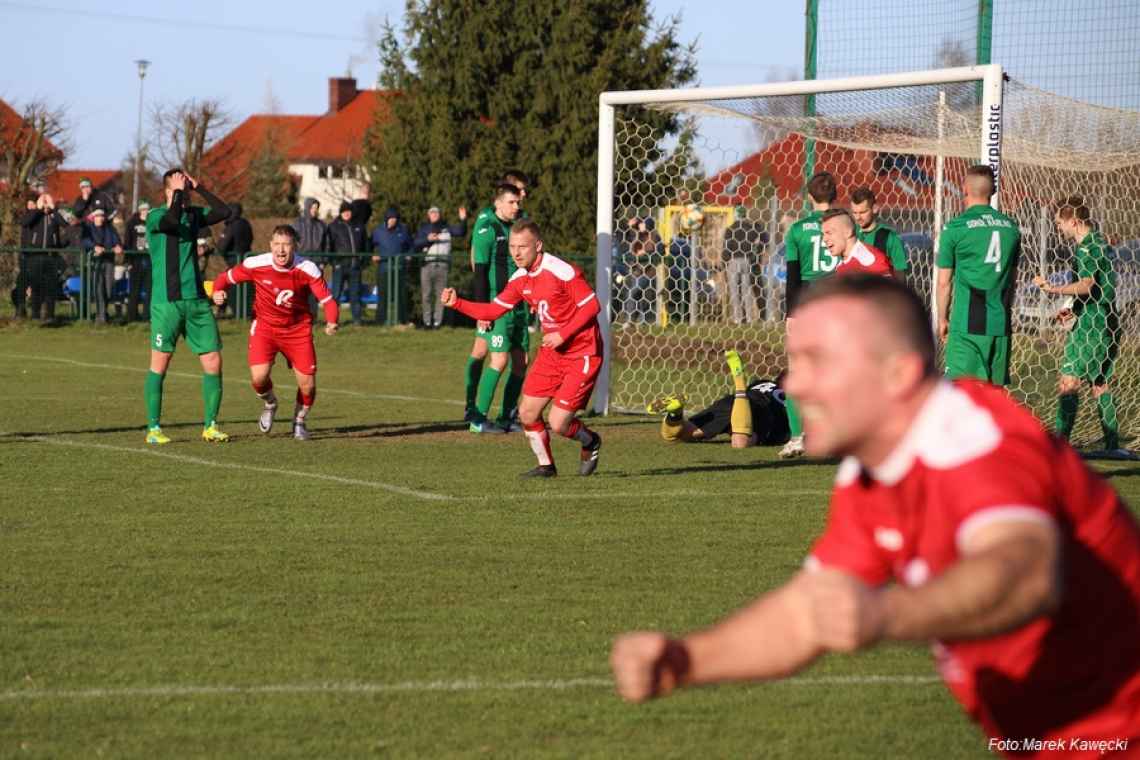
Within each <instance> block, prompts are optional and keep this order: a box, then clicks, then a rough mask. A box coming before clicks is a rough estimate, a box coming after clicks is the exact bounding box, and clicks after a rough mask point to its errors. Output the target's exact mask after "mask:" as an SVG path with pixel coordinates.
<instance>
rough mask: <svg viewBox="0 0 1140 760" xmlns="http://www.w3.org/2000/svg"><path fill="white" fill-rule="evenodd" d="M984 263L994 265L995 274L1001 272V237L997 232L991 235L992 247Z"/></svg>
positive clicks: (988, 250) (987, 251)
mask: <svg viewBox="0 0 1140 760" xmlns="http://www.w3.org/2000/svg"><path fill="white" fill-rule="evenodd" d="M983 261H984V262H985V263H986V264H993V265H994V271H995V272H1000V271H1001V237H1000V236H999V235H998V233H997V230H994V232H993V234H992V235H990V247H989V248H988V249H987V250H986V258H985V259H983Z"/></svg>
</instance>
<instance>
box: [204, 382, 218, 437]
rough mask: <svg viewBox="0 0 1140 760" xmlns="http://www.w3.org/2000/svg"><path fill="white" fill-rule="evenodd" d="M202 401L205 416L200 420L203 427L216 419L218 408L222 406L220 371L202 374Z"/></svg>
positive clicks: (208, 425) (211, 423)
mask: <svg viewBox="0 0 1140 760" xmlns="http://www.w3.org/2000/svg"><path fill="white" fill-rule="evenodd" d="M202 401H203V402H205V408H206V416H205V418H204V419H203V420H202V424H203V425H204V426H205V427H210V425H213V424H214V423H215V422H217V421H218V409H220V408H221V406H222V373H221V372H219V373H218V374H216V375H210V374H204V375H202Z"/></svg>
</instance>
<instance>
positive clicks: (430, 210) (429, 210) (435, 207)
mask: <svg viewBox="0 0 1140 760" xmlns="http://www.w3.org/2000/svg"><path fill="white" fill-rule="evenodd" d="M433 211H434V212H435V213H437V214H438V213H439V206H432V207H431V208H429V209H428V213H429V214H430V213H431V212H433Z"/></svg>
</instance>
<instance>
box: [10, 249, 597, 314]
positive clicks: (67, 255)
mask: <svg viewBox="0 0 1140 760" xmlns="http://www.w3.org/2000/svg"><path fill="white" fill-rule="evenodd" d="M259 253H261V252H260V251H259V252H253V253H246V254H242V255H241V256H240V257H231V258H229V259H226V258H223V256H222V255H221V254H218V253H216V252H215V253H211V254H209V255H208V256H207V257H205V261H204V264H205V266H204V267H203V274H202V278H203V280H212V279H214V278H215V277H216V276H217V275H218V274H220V273H221V272H223V271H225V268H226V267H228V266H232V265H235V264H236V263H237V262H238V261H239V260H244V259H245V258H247V257H248V256H251V255H257V254H259ZM29 255H38V256H48V257H50V264H51V266H50V267H49V268H48V278H49V281H48V282H45V283H43V286H44V287H45V288H48V289H52V295H53V296H54V301H55V302H56V304H57V306H56V314H55V317H56V318H57V319H67V320H77V321H94V320H95V318H96V316H97V308H98V307H97V299H96V297H95V290H96V287H97V286H96V283H95V282H94V277H95V275H96V272H97V267H96V261H95V257H94V256H93V255H92V253H91V251H86V250H83V249H81V248H62V249H30V248H18V247H12V246H8V247H0V293H4V294H7V295H8V296H9V297H7V298H5V299H4V305H3V307H0V314H8V315H11V314H13V313H14V312H15V311H16V304H17V303H18V302H22V303H24V304H25V307H26V305H27V303H28V288H29V286H30V285H32V283H31V282H29V278H28V266H27V264H28V260H29V259H28V257H29ZM105 255H106V254H105ZM300 255H302V256H304V257H305V258H308V259H310V260H312V261H314V262H316V263H317V264H318V266H320V267H321V270H322V272H323V273H324V274H325V276H326V277H325V279H326V282H329V281H330V277H331V274H332V269H333V268H334V267H335V265H336V263H337V261H338V260H351V259H359V260H360V271H361V277H360V280H361V282H360V287H361V293H360V300H361V304H362V307H363V309H364V310H365V312H371V313H372V319H371V321H373V322H375V323H376V324H382V325H400V324H408V323H410V322H413V321H416V317H418V315H420V314H421V312H422V308H421V307H422V294H421V292H420V281H419V276H418V275H419V270H420V267H421V266H422V264H423V263H424V256H423V254H400V255H397V256H386V257H381V258H382V261H383V262H384V263H385V266H383V267H380V266H379V265H378V264H377V263H374V262H373V261H372V256H373V254H371V253H367V254H364V255H360V254H351V253H324V252H314V253H311V254H310V253H302V254H300ZM558 255H559V256H560V257H561V258H564V259H566V260H568V261H571V262H573V263H574V264H575V265H577V266H579V267H580V268H581V269H583V270H584V274H585V276H586V278H587V280H588V281H591V282H592V281H593V279H594V257H593V256H581V255H573V254H571V255H565V254H561V253H560V254H558ZM148 260H149V254H148V253H146V252H142V251H125V252H124V253H123V254H122V255H120V256H118V257H117V258H116V259H115V262H114V264H113V266H114V267H115V268H116V271H115V277H114V287H113V288H112V289H111V293H110V297H109V298H108V301H107V306H108V308H110V309H113V310H114V311H115V312H116V313H118V312H124V313H125V312H126V310H127V306H128V297H129V292H130V285H131V278H133V277H144V278H146V279H144V281H143V283H142V288H141V291H142V295H143V298H142V299H141V300H140V306H142V314H143V315H145V314H146V313H147V306H148V305H149V299H150V293H149V290H150V288H149V283H148V282H146V280H148V279H149V268H148V267H145V265H144V264H143V263H142V262H143V261H148ZM379 280H382V281H379ZM472 280H473V273H472V271H471V252H470V250H469V249H466V248H463V249H459V248H456V249H453V250H452V252H451V262H450V267H449V273H448V282H447V286H448V287H453V288H455V289H456V290H458V291H459V292H460V293H461V294H463V295H471V292H472ZM20 290H23V292H24V295H23V298H22V301H21V298H20V297H19V296H18V293H17V291H20ZM342 291H343V288H342ZM338 296H339V297H338V301H339V303H340V305H341V306H342V307H344V306H346V305H348V304H349V303H350V300H351V299H350V298H349V294H348V293H346V292H341V293H339V294H338ZM231 303H232V304H233V316H234V317H235V318H236V319H239V320H248V319H250V318H251V317H252V304H253V294H252V289H251V285H250V284H249V283H240V284H239V285H238V286H237V288H236V289H235V292H234V296H233V297H232V298H231ZM61 306H62V308H60V307H61ZM377 309H380V310H382V311H383V313H382V314H376V313H375V312H376V311H377ZM127 316H128V317H129V318H130V319H131V320H134V319H142V320H143V321H145V317H139V316H138V315H134V314H132V315H127ZM446 319H449V320H451V322H450V323H451V324H462V325H467V324H474V323H473V322H471V320H469V319H468V318H467V317H464V316H463V315H461V314H458V313H455V312H450V311H449V312H448V316H447V317H446Z"/></svg>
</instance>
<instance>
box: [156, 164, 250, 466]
mask: <svg viewBox="0 0 1140 760" xmlns="http://www.w3.org/2000/svg"><path fill="white" fill-rule="evenodd" d="M162 186H163V189H164V190H165V192H166V203H165V205H162V206H159V207H158V208H156V209H154V210H153V211H151V213H150V214H148V215H147V217H146V239H147V252H148V254H149V255H150V264H151V282H152V283H153V284H154V288H153V289H152V292H151V296H150V371H149V372H148V373H147V376H146V416H147V432H146V442H147V443H151V444H157V445H161V444H166V443H170V438H168V437H167V436H166V435H165V434H164V433H163V432H162V427H161V426H160V424H159V422H160V418H161V417H162V385H163V381H164V380H165V379H166V369H167V367H169V366H170V359H171V358H172V357H173V356H174V347H175V346H177V345H178V338H179V337H180V336H181V335H182V334H183V333H185V334H186V342H187V343H189V344H190V350H191V351H193V352H194V353H196V354H197V355H198V359H199V360H200V361H201V362H202V373H203V374H202V400H203V402H204V406H205V418H204V420H203V427H202V440H204V441H206V442H208V443H220V442H224V441H228V440H229V438H230V437H229V436H228V435H226V434H225V433H223V432H222V431H221V430H219V429H218V425H217V421H218V409H219V408H221V405H222V354H221V351H222V338H221V336H220V335H219V334H218V325H217V323H216V322H215V321H214V310H213V309H212V308H210V301H209V299H208V298H207V296H206V291H205V289H204V288H203V287H202V273H201V271H199V269H198V265H197V257H196V253H195V246H196V244H197V241H198V233H199V231H200V230H203V229H205V228H206V227H209V226H210V225H211V224H217V223H218V222H224V221H225V220H226V219H229V217H230V207H229V206H227V205H226V204H225V202H224V201H222V200H220V199H218V198H217V197H216V196H215V195H213V194H212V193H211V192H210V191H209V190H207V189H206V188H204V187H202V186H201V185H200V184H198V183H197V182H195V181H194V178H193V177H191V176H190V175H189V174H187V173H186V172H184V171H182V170H181V169H171V170H170V171H168V172H166V174H164V175H162ZM191 192H197V193H198V194H199V195H201V196H202V197H203V198H205V200H206V202H207V203H209V204H210V205H209V206H208V207H206V208H202V207H200V206H191V205H190V193H191Z"/></svg>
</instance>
